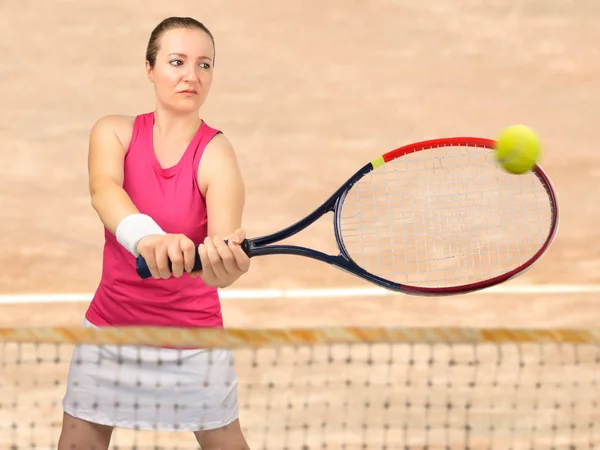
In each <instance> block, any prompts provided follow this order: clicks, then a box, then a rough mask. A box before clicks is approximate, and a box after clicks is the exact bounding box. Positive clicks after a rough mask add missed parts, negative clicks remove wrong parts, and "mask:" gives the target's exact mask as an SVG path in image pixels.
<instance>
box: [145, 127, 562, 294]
mask: <svg viewBox="0 0 600 450" xmlns="http://www.w3.org/2000/svg"><path fill="white" fill-rule="evenodd" d="M495 144H496V142H495V141H493V140H490V139H482V138H470V137H459V138H445V139H435V140H429V141H424V142H418V143H414V144H411V145H407V146H404V147H400V148H397V149H395V150H393V151H390V152H388V153H386V154H384V155H383V156H380V157H379V158H376V159H374V160H373V161H371V162H369V163H368V164H366V165H365V166H363V167H362V168H360V170H358V171H357V172H356V173H355V174H354V175H352V176H351V177H350V178H349V179H348V180H347V181H346V182H345V183H344V184H342V185H341V186H340V187H339V188H338V189H337V190H336V191H335V192H334V193H333V194H332V195H331V196H330V197H329V198H328V199H327V200H326V201H325V202H324V203H323V204H322V205H321V206H319V207H318V208H316V209H315V210H314V211H313V212H312V213H310V214H309V215H307V216H306V217H304V218H303V219H302V220H300V221H298V222H296V223H295V224H293V225H291V226H289V227H287V228H284V229H282V230H280V231H278V232H276V233H273V234H269V235H265V236H262V237H255V238H252V239H246V240H245V241H244V242H243V244H242V247H243V249H244V251H245V252H246V253H247V254H248V256H250V257H256V256H263V255H283V254H286V255H297V256H304V257H307V258H313V259H316V260H319V261H322V262H325V263H328V264H331V265H333V266H335V267H337V268H339V269H342V270H344V271H346V272H349V273H350V274H353V275H355V276H358V277H361V278H363V279H365V280H367V281H369V282H371V283H374V284H375V285H378V286H381V287H384V288H386V289H389V290H392V291H397V292H403V293H406V294H414V295H450V294H461V293H467V292H472V291H476V290H480V289H484V288H488V287H490V286H493V285H497V284H499V283H502V282H505V281H507V280H509V279H511V278H513V277H515V276H517V275H519V274H521V273H523V272H524V271H525V270H527V269H529V268H530V267H531V266H532V264H533V263H535V262H536V261H537V260H539V259H540V257H541V256H542V255H543V254H544V253H545V252H546V250H547V249H548V248H549V246H550V245H551V243H552V241H553V239H554V236H555V234H556V231H557V228H558V204H557V198H556V193H555V191H554V188H553V187H552V184H551V182H550V180H549V178H548V177H547V176H546V174H545V173H544V172H543V170H542V169H541V167H539V166H535V167H534V168H533V170H532V171H530V172H527V173H526V174H523V175H513V174H509V173H507V172H505V171H504V170H503V169H502V168H501V167H500V166H499V164H498V163H497V161H496V159H495V155H494V152H493V150H494V148H495ZM327 213H333V234H334V236H335V239H336V242H337V247H338V249H339V254H337V255H335V254H333V255H332V254H326V253H323V252H321V251H318V250H316V249H313V248H307V247H302V246H296V245H283V244H280V243H279V242H280V241H282V240H284V239H286V238H289V237H290V236H293V235H295V234H296V233H298V232H300V231H301V230H304V229H306V228H307V227H309V226H310V225H311V224H313V223H314V222H315V221H316V220H318V219H319V218H321V217H322V216H324V215H325V214H327ZM136 268H137V271H138V274H139V275H140V276H141V277H142V278H148V277H150V271H149V270H148V266H147V265H146V262H145V261H144V259H143V258H142V257H141V256H140V257H138V258H137V261H136ZM201 268H202V266H201V263H200V258H199V256H197V257H196V265H195V266H194V270H200V269H201Z"/></svg>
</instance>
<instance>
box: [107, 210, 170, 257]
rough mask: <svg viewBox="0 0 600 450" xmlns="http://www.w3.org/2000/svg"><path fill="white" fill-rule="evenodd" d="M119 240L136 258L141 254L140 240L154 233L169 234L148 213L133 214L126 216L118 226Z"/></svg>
mask: <svg viewBox="0 0 600 450" xmlns="http://www.w3.org/2000/svg"><path fill="white" fill-rule="evenodd" d="M115 234H116V236H117V241H119V244H121V245H122V246H123V247H125V248H126V249H127V250H128V251H129V253H131V254H132V255H133V256H135V257H136V258H137V257H138V256H139V253H138V251H137V245H138V242H140V240H142V239H143V238H145V237H146V236H150V235H153V234H167V233H165V232H164V231H163V230H162V229H161V228H160V227H159V226H158V224H157V223H156V222H155V221H154V220H153V219H152V217H150V216H147V215H146V214H132V215H130V216H127V217H125V219H123V220H122V221H121V223H120V224H119V225H118V226H117V232H116V233H115Z"/></svg>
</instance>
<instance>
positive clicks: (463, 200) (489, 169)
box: [340, 146, 554, 287]
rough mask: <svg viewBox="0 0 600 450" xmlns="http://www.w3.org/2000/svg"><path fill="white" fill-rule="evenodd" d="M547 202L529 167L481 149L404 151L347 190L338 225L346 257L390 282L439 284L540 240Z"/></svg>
mask: <svg viewBox="0 0 600 450" xmlns="http://www.w3.org/2000/svg"><path fill="white" fill-rule="evenodd" d="M553 211H554V209H553V205H552V204H551V200H550V198H549V196H548V193H547V192H546V190H545V187H544V185H543V184H542V182H541V181H540V179H539V178H538V177H537V176H536V175H535V174H534V173H532V172H529V173H526V174H523V175H519V176H515V175H511V174H509V173H508V172H505V171H504V170H502V169H501V168H500V167H499V166H498V163H497V162H496V161H495V159H494V152H493V151H491V150H490V149H487V148H478V147H468V146H440V147H434V148H431V149H426V150H422V151H418V152H415V153H409V154H406V155H404V156H402V157H400V158H396V159H394V160H392V161H390V162H388V163H386V164H384V165H382V166H380V167H378V168H376V169H374V170H373V171H371V172H370V173H369V174H368V175H366V176H365V177H363V178H362V179H361V180H359V181H358V182H357V183H356V184H355V185H354V186H353V187H352V189H351V190H350V191H349V192H348V195H347V196H346V198H345V200H344V204H343V207H342V210H341V215H340V230H341V235H342V237H343V242H344V245H345V246H346V249H347V251H348V253H349V255H350V257H351V258H352V259H353V260H354V261H355V262H356V263H357V264H358V265H359V266H361V267H362V268H364V269H365V270H367V271H368V272H371V273H373V274H375V275H378V276H380V277H382V278H385V279H388V280H391V281H393V282H396V283H401V284H408V285H412V286H420V287H447V286H456V285H464V284H468V283H473V282H477V281H482V280H486V279H489V278H491V277H493V276H496V275H500V274H503V273H505V272H507V271H509V270H511V269H514V268H516V267H519V266H520V265H522V264H523V263H525V262H526V261H528V260H529V259H530V258H531V257H532V256H533V255H534V254H535V253H536V252H537V251H538V250H539V249H540V248H541V247H542V245H543V244H544V242H545V241H546V239H547V238H548V235H549V233H550V230H551V224H552V219H553Z"/></svg>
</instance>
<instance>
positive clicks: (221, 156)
mask: <svg viewBox="0 0 600 450" xmlns="http://www.w3.org/2000/svg"><path fill="white" fill-rule="evenodd" d="M232 178H234V179H240V180H241V173H240V170H239V166H238V160H237V155H236V152H235V149H234V148H233V145H232V143H231V141H230V140H229V139H228V138H227V136H225V135H224V134H223V133H218V134H217V135H215V137H213V138H212V140H211V141H210V142H209V143H208V144H207V146H206V148H205V149H204V153H203V154H202V159H201V160H200V164H199V166H198V180H199V182H200V187H201V189H202V191H203V192H205V190H206V189H207V188H208V185H209V184H211V183H212V182H213V181H217V180H218V181H222V180H227V179H232Z"/></svg>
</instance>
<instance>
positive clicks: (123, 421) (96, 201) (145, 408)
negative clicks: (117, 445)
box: [58, 17, 250, 450]
mask: <svg viewBox="0 0 600 450" xmlns="http://www.w3.org/2000/svg"><path fill="white" fill-rule="evenodd" d="M214 61H215V47H214V39H213V37H212V35H211V33H210V31H209V30H208V29H207V28H206V27H205V26H204V25H203V24H201V23H200V22H198V21H196V20H194V19H191V18H178V17H171V18H168V19H165V20H164V21H163V22H161V23H160V24H159V25H158V26H157V27H156V28H155V29H154V31H153V32H152V34H151V36H150V40H149V43H148V48H147V53H146V70H147V74H148V78H149V80H150V82H151V83H152V84H153V85H154V89H155V93H156V108H155V111H154V112H152V113H147V114H141V115H139V116H136V117H123V116H106V117H103V118H102V119H100V120H99V121H98V122H97V123H96V124H95V125H94V126H93V128H92V131H91V136H90V145H89V185H90V193H91V200H92V205H93V207H94V209H95V210H96V212H97V214H98V216H99V218H100V220H101V221H102V223H103V224H104V226H105V247H104V256H103V270H102V278H101V281H100V283H99V286H98V289H97V291H96V293H95V296H94V298H93V300H92V302H91V304H90V307H89V309H88V311H87V313H86V320H85V325H86V326H97V327H101V326H127V325H132V326H176V327H222V326H223V322H222V317H221V309H220V302H219V297H218V293H217V288H223V287H226V286H229V285H231V284H232V283H233V282H235V280H237V279H238V278H239V277H240V276H241V275H242V274H244V273H245V272H247V271H248V269H249V265H250V262H249V259H248V256H247V255H246V254H245V253H244V251H243V250H242V248H241V247H240V243H241V242H242V241H243V239H244V238H245V233H244V231H243V230H242V229H241V220H242V212H243V206H244V184H243V181H242V177H241V175H240V171H239V168H238V164H237V160H236V156H235V153H234V150H233V149H232V147H231V145H230V143H229V142H228V140H227V139H226V138H225V136H224V135H223V134H222V133H220V132H219V131H218V130H215V129H213V128H211V127H209V126H208V125H207V124H206V123H205V122H204V121H203V120H202V119H200V117H199V110H200V108H201V106H202V104H203V103H204V101H205V99H206V97H207V95H208V91H209V89H210V86H211V82H212V78H213V66H214ZM225 240H228V242H227V243H226V242H225ZM196 244H200V247H199V249H198V253H199V255H200V258H201V260H202V265H203V269H202V271H200V272H193V271H192V269H193V266H194V259H195V254H196V246H195V245H196ZM138 255H142V256H143V257H144V258H145V259H146V261H147V262H148V266H149V268H150V271H151V273H152V278H150V279H146V280H143V279H141V278H140V277H138V275H137V273H136V270H135V257H136V256H138ZM169 261H171V262H172V272H171V271H170V270H169V264H168V263H169ZM63 408H64V416H63V426H62V432H61V436H60V439H59V444H58V448H59V450H73V449H79V450H81V449H92V448H93V449H95V450H100V449H107V448H108V446H109V442H110V438H111V433H112V430H113V427H115V426H116V427H123V428H132V429H149V430H158V431H161V430H164V431H191V432H194V434H195V436H196V438H197V440H198V443H199V444H200V446H201V447H202V449H204V450H209V449H221V450H240V449H247V448H248V445H247V443H246V441H245V439H244V436H243V434H242V431H241V427H240V423H239V420H238V401H237V376H236V373H235V369H234V368H233V363H232V359H231V354H230V352H229V351H226V350H216V351H209V350H198V349H186V350H178V349H166V348H158V347H156V348H154V347H141V348H134V347H113V346H87V345H82V346H78V347H77V348H76V349H75V352H74V355H73V359H72V362H71V368H70V373H69V380H68V387H67V392H66V395H65V398H64V401H63Z"/></svg>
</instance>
